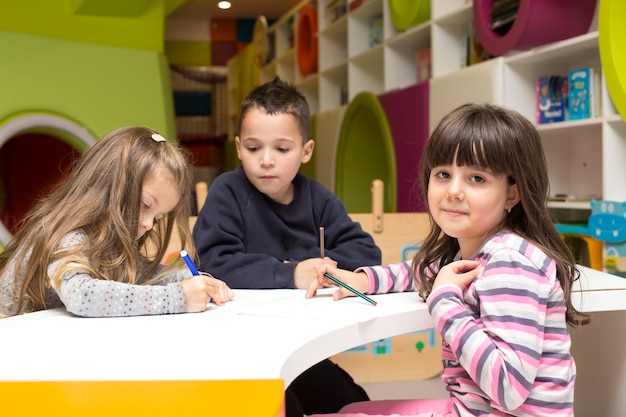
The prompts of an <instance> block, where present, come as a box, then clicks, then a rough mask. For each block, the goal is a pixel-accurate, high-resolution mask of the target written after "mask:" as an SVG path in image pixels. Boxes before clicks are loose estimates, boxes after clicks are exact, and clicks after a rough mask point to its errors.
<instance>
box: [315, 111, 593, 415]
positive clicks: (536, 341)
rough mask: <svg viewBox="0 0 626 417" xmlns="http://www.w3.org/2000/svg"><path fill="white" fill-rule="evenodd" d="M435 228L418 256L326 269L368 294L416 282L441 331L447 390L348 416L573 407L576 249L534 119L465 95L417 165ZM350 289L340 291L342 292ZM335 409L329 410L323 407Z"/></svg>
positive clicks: (357, 406) (369, 406)
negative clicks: (562, 224) (552, 206)
mask: <svg viewBox="0 0 626 417" xmlns="http://www.w3.org/2000/svg"><path fill="white" fill-rule="evenodd" d="M420 177H421V186H422V187H423V190H424V191H425V195H426V196H427V203H428V207H429V215H430V219H431V224H432V228H431V231H430V233H429V234H428V236H427V238H426V239H425V241H424V242H423V244H422V246H421V248H420V250H419V251H418V253H417V254H416V255H415V257H414V258H413V260H411V261H408V262H405V263H400V264H394V265H388V266H373V267H362V268H359V269H357V270H356V271H355V272H349V271H345V270H339V269H337V268H335V267H334V266H332V265H328V264H325V265H324V266H323V267H322V268H321V269H320V270H319V271H318V274H319V275H318V282H315V283H313V284H312V285H311V287H310V288H309V290H308V291H307V297H312V296H314V295H315V292H316V290H317V288H319V287H321V286H323V285H328V284H332V283H331V282H330V281H329V280H328V279H327V278H325V277H324V273H326V272H328V273H330V274H332V275H334V276H335V277H337V278H339V279H341V280H343V281H344V282H346V283H348V284H349V285H350V286H352V287H354V288H356V289H358V290H360V291H363V292H365V293H368V294H379V293H386V292H398V291H418V292H419V294H420V295H421V296H422V298H424V299H425V301H426V303H427V305H428V309H429V311H430V314H431V316H432V317H433V319H434V322H435V324H436V326H437V330H438V331H439V333H440V334H441V336H442V341H443V342H442V343H443V346H442V361H443V372H442V376H441V377H442V380H443V382H444V383H445V384H446V389H447V391H448V392H449V394H450V396H449V398H448V399H439V400H387V401H373V402H362V403H354V404H350V405H347V406H345V407H344V408H343V409H342V410H340V414H341V415H343V416H350V415H352V416H365V415H392V414H396V415H413V416H419V417H426V416H430V417H438V416H473V417H474V416H533V417H538V416H560V417H565V416H573V415H574V411H573V402H574V382H575V379H576V366H575V364H574V359H573V358H572V356H571V354H570V344H571V342H570V336H569V333H568V325H577V324H585V323H587V322H588V317H587V316H586V315H584V314H582V313H580V312H578V311H577V310H576V309H575V308H574V306H573V305H572V302H571V301H570V293H571V289H572V283H573V282H574V281H575V280H576V279H578V275H579V272H578V270H577V269H576V264H575V260H574V257H573V255H572V253H571V252H570V250H569V249H568V247H567V246H566V244H565V242H564V241H563V239H562V238H561V236H560V235H559V233H558V232H557V230H556V228H555V226H554V224H553V223H552V220H551V218H550V215H549V212H548V208H547V201H548V196H549V182H548V173H547V167H546V161H545V157H544V152H543V149H542V145H541V139H540V137H539V134H538V132H537V130H536V129H535V127H534V126H533V125H532V124H531V123H530V122H529V121H528V120H527V119H526V118H524V117H523V116H522V115H520V114H519V113H517V112H514V111H512V110H508V109H505V108H502V107H498V106H494V105H489V104H483V105H478V104H466V105H463V106H461V107H459V108H457V109H455V110H454V111H452V112H451V113H449V114H448V115H447V116H446V117H444V118H443V120H442V121H441V122H440V124H439V125H438V126H437V128H436V129H435V131H434V132H433V133H432V135H431V137H430V139H429V141H428V143H427V145H426V149H425V151H424V155H423V159H422V161H421V166H420ZM350 295H352V294H351V293H350V292H348V291H346V290H345V289H343V288H340V289H338V290H337V291H336V292H335V293H334V294H333V297H334V298H335V299H339V298H343V297H346V296H350ZM326 416H328V415H326Z"/></svg>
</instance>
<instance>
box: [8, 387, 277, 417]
mask: <svg viewBox="0 0 626 417" xmlns="http://www.w3.org/2000/svg"><path fill="white" fill-rule="evenodd" d="M0 404H2V410H3V411H2V413H3V415H13V416H18V415H20V416H22V415H23V416H29V415H30V416H44V415H62V416H64V417H74V416H76V417H78V416H80V417H83V416H90V417H97V416H106V417H110V416H116V417H117V416H132V417H137V416H150V417H159V416H178V417H183V416H198V415H213V416H257V417H265V416H267V417H277V416H279V417H284V415H285V410H284V386H283V381H282V380H281V379H271V380H245V381H231V380H229V381H76V382H67V381H63V382H0Z"/></svg>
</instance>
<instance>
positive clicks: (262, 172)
mask: <svg viewBox="0 0 626 417" xmlns="http://www.w3.org/2000/svg"><path fill="white" fill-rule="evenodd" d="M235 144H236V146H237V155H238V156H239V159H240V160H241V164H242V166H243V169H244V171H245V173H246V177H248V180H249V181H250V182H251V183H252V184H253V185H254V186H255V187H256V188H257V190H259V191H260V192H262V193H263V194H265V195H267V196H268V197H270V198H271V199H272V200H274V201H276V202H278V203H281V204H289V203H291V201H292V200H293V186H292V181H293V179H294V177H295V176H296V174H297V173H298V170H299V169H300V165H301V164H303V163H305V162H308V161H309V160H310V159H311V155H312V152H313V146H314V144H313V141H312V140H308V141H307V142H306V143H304V140H303V138H302V134H301V133H300V129H299V128H298V121H297V119H296V118H295V117H294V116H292V115H291V114H288V113H277V114H274V115H271V114H267V113H265V111H264V110H263V109H251V110H250V111H248V112H247V113H246V115H245V116H244V118H243V121H242V123H241V133H240V135H239V136H238V137H236V138H235ZM303 144H304V145H303Z"/></svg>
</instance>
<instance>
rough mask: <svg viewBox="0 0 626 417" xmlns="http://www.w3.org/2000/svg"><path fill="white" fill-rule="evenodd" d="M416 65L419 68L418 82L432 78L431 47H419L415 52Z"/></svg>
mask: <svg viewBox="0 0 626 417" xmlns="http://www.w3.org/2000/svg"><path fill="white" fill-rule="evenodd" d="M415 66H416V68H417V77H416V78H417V83H421V82H424V81H427V80H428V79H430V74H431V68H432V67H431V58H430V47H427V48H421V49H418V50H417V52H416V53H415Z"/></svg>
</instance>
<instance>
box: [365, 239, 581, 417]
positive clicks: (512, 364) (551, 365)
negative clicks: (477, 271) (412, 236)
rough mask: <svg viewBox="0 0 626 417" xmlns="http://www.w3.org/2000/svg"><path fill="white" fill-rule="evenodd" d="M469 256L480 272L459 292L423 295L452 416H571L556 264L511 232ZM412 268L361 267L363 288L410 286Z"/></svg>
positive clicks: (572, 372)
mask: <svg viewBox="0 0 626 417" xmlns="http://www.w3.org/2000/svg"><path fill="white" fill-rule="evenodd" d="M473 259H475V260H479V261H480V262H481V263H482V265H483V266H484V271H483V272H482V274H481V275H479V276H478V277H477V278H476V279H475V280H474V281H473V282H472V283H471V284H470V285H469V286H468V287H467V288H466V289H465V290H464V291H461V290H460V289H459V288H458V287H456V286H454V285H444V286H441V287H439V288H437V289H436V290H435V291H433V292H432V293H431V294H430V296H429V298H428V300H427V304H428V308H429V311H430V313H431V315H432V317H433V319H434V321H435V323H436V326H437V330H438V331H439V332H440V334H441V336H442V338H443V347H442V361H443V365H444V369H443V373H442V376H441V377H442V379H443V381H444V383H445V384H446V385H447V390H448V391H449V392H450V399H451V402H452V410H453V415H456V416H533V417H540V416H544V417H547V416H551V417H554V416H559V417H565V416H573V415H574V411H573V401H574V381H575V379H576V366H575V364H574V359H573V357H572V356H571V354H570V344H571V341H570V336H569V333H568V330H567V324H566V319H565V303H564V294H563V290H562V289H561V285H560V283H559V281H558V279H557V278H556V264H555V262H554V261H553V260H552V259H551V258H549V257H548V256H547V255H546V254H545V253H544V252H543V251H542V250H541V249H539V248H538V247H537V246H535V245H534V244H532V243H531V242H529V241H528V240H526V239H523V238H522V237H520V236H518V235H516V234H513V233H510V232H500V233H498V234H496V235H494V236H492V237H491V238H490V239H489V240H487V241H486V242H485V243H484V244H483V246H482V247H481V248H480V249H479V250H478V252H477V253H476V254H475V255H474V257H473ZM411 269H412V267H411V262H410V261H409V262H405V263H401V264H394V265H388V266H376V267H366V268H362V270H363V271H364V272H366V273H367V274H368V276H369V277H370V289H369V291H368V293H371V294H373V293H385V292H398V291H413V290H415V284H414V282H413V273H412V271H411Z"/></svg>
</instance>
